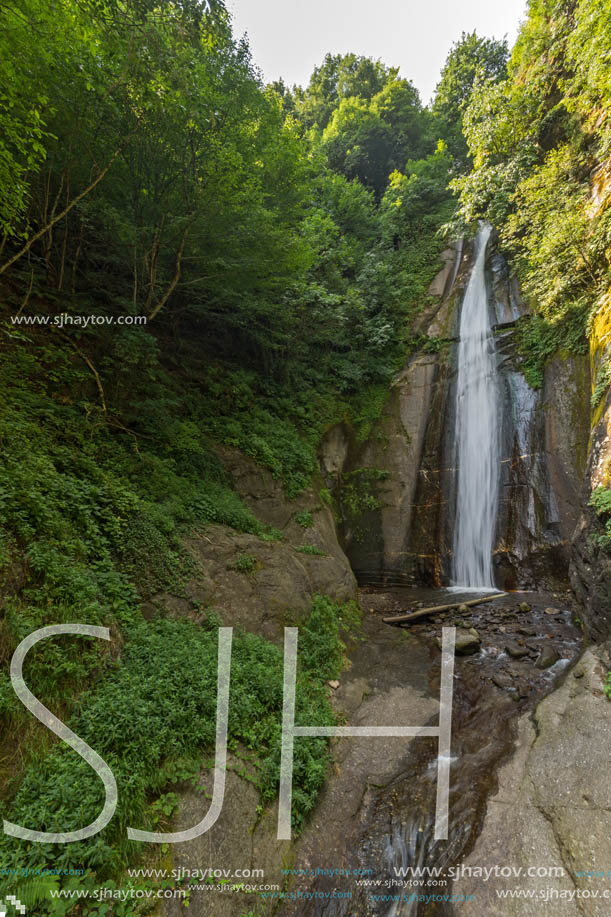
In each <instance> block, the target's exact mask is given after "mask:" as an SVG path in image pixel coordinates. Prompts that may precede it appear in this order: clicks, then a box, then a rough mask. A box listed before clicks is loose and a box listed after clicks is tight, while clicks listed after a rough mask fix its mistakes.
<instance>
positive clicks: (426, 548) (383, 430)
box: [321, 245, 590, 589]
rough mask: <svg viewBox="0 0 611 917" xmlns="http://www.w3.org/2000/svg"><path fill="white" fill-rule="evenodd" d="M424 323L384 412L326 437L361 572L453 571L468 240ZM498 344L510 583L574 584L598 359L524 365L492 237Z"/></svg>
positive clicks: (511, 285)
mask: <svg viewBox="0 0 611 917" xmlns="http://www.w3.org/2000/svg"><path fill="white" fill-rule="evenodd" d="M444 255H445V259H444V261H445V263H444V267H443V269H442V270H441V271H440V273H439V275H438V277H437V278H436V279H435V281H434V282H433V284H432V285H431V289H430V291H429V292H430V295H431V297H432V298H433V301H434V304H433V306H432V307H431V308H429V309H428V310H427V311H425V312H423V314H422V317H421V319H420V327H419V330H421V331H422V332H424V333H426V334H427V335H428V336H429V338H431V339H435V340H436V345H437V346H436V348H431V351H432V352H430V353H427V352H421V353H419V354H417V355H415V356H414V357H412V358H411V359H410V360H409V361H408V363H407V365H406V366H405V367H404V368H403V370H402V371H401V372H400V373H399V374H398V375H397V377H396V378H395V380H394V382H393V385H392V387H391V390H390V392H389V396H388V399H387V401H386V404H385V405H384V408H383V411H382V416H381V419H380V421H379V422H378V423H377V424H376V425H375V427H374V429H373V430H372V432H371V434H370V436H369V437H368V439H367V441H366V442H364V443H356V442H355V441H354V436H353V434H352V433H351V431H349V430H347V429H346V428H344V427H336V428H334V429H333V430H331V431H330V432H329V434H328V436H327V437H326V439H325V441H324V442H323V444H322V448H321V463H322V470H323V475H324V476H325V479H326V481H327V484H328V486H329V487H330V488H331V489H332V491H333V492H334V494H335V496H336V498H337V500H338V503H339V505H340V509H341V516H342V531H343V539H344V547H345V550H346V552H347V554H348V556H349V558H350V561H351V564H352V567H353V569H354V571H355V573H356V575H357V577H358V578H359V580H360V581H361V582H365V583H389V582H390V583H393V582H394V583H408V582H415V583H421V584H425V585H430V586H438V585H444V584H446V583H448V582H449V581H450V577H451V563H452V539H453V529H454V499H455V460H454V447H455V437H454V403H455V374H456V346H455V343H456V337H457V326H458V315H459V307H460V302H461V300H462V297H463V294H464V289H465V285H466V282H467V280H468V276H469V271H470V266H471V260H470V251H469V249H468V247H467V249H466V251H464V250H463V246H456V247H455V248H454V249H448V250H447V251H446V252H445V253H444ZM487 285H488V297H489V308H490V309H491V311H492V314H493V319H494V322H495V334H496V337H497V351H498V354H497V356H498V370H499V372H498V395H499V405H500V408H501V412H502V425H501V431H500V436H501V449H500V454H501V460H500V468H499V475H500V481H501V487H500V497H499V506H498V519H497V535H496V544H495V551H494V565H495V573H496V579H497V583H498V585H499V586H502V587H504V588H509V589H512V588H529V589H536V588H550V589H557V588H563V587H566V585H567V584H568V569H569V562H570V556H571V541H572V536H573V532H574V531H575V528H576V525H577V522H578V520H579V515H580V512H581V503H580V493H581V490H582V485H583V478H584V472H585V468H586V458H587V454H588V437H589V423H588V418H589V399H590V367H589V365H588V361H587V359H586V358H584V357H580V356H575V355H571V354H558V355H556V357H555V358H554V359H553V360H551V361H550V362H549V363H548V365H547V367H546V370H545V374H544V384H543V387H542V389H541V390H540V391H535V390H533V389H532V388H530V386H529V385H528V384H527V382H526V379H525V378H524V375H523V373H522V371H521V367H520V357H519V355H518V354H517V352H516V346H515V323H516V320H517V319H519V318H520V317H521V316H522V315H524V314H525V313H526V306H525V304H524V303H523V301H522V298H521V296H520V291H519V287H518V284H517V281H516V279H515V277H513V276H512V274H511V272H510V270H509V267H508V265H507V263H506V261H505V259H504V258H503V256H502V255H501V254H500V253H499V251H498V250H497V248H496V247H495V245H491V247H490V251H489V253H488V258H487Z"/></svg>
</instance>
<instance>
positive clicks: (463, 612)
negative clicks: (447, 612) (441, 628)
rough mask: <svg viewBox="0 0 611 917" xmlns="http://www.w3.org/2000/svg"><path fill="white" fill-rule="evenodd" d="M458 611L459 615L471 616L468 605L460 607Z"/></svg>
mask: <svg viewBox="0 0 611 917" xmlns="http://www.w3.org/2000/svg"><path fill="white" fill-rule="evenodd" d="M457 611H458V614H459V615H468V614H469V608H468V606H467V605H459V606H458V609H457Z"/></svg>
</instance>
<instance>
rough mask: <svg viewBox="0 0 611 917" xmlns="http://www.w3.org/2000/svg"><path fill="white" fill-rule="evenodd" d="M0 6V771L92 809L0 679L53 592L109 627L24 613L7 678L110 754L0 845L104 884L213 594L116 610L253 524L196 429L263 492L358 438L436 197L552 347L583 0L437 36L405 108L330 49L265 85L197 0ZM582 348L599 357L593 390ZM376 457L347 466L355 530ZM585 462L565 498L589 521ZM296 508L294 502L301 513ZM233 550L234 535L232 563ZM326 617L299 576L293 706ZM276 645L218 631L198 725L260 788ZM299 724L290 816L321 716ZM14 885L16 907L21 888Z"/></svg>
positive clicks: (299, 814)
mask: <svg viewBox="0 0 611 917" xmlns="http://www.w3.org/2000/svg"><path fill="white" fill-rule="evenodd" d="M0 21H1V24H2V29H1V30H0V51H1V53H0V75H1V80H2V87H3V88H2V92H1V93H0V233H1V235H2V241H1V242H0V292H1V294H2V314H1V316H0V340H1V341H2V346H3V357H4V359H3V362H2V367H1V368H0V385H1V386H2V393H3V412H2V417H1V418H0V438H1V443H2V465H1V466H0V566H1V569H2V574H3V584H2V587H1V594H2V600H3V603H2V604H3V610H2V612H0V639H1V648H0V724H1V725H2V728H3V729H6V730H9V731H10V732H9V734H11V735H16V736H18V737H19V738H18V739H17V740H16V746H15V748H14V750H13V751H11V752H10V754H11V755H12V757H10V758H9V759H7V762H6V763H4V762H3V763H2V765H1V767H2V770H0V798H2V800H3V802H4V803H5V806H6V808H7V811H8V812H9V813H10V817H11V818H12V819H13V820H14V821H17V822H19V821H22V822H23V823H27V824H30V825H32V826H43V827H45V828H46V829H50V828H51V826H52V825H58V826H59V825H62V826H64V827H65V826H70V825H76V824H83V823H84V822H85V821H86V819H87V818H89V817H90V815H91V814H92V813H94V812H96V811H97V810H98V808H99V803H100V799H99V792H100V787H99V786H98V785H97V783H96V779H95V777H93V776H92V773H91V772H90V771H88V769H87V768H86V766H85V765H84V764H79V762H78V761H75V760H74V758H75V757H76V756H74V755H72V754H71V753H69V752H68V751H66V749H65V748H64V747H63V746H57V745H53V744H52V742H51V739H50V737H49V736H45V737H44V738H43V739H42V740H41V738H40V732H41V730H39V728H38V726H37V724H34V723H32V722H31V718H29V717H26V714H25V711H24V710H23V708H22V707H21V706H20V704H19V703H18V702H17V700H16V698H15V696H14V694H13V692H12V688H11V685H10V681H9V677H8V664H9V660H10V657H11V654H12V653H13V651H14V649H15V647H16V646H17V644H18V643H19V641H20V640H22V639H23V638H24V637H25V636H26V635H27V634H29V633H31V632H32V631H33V630H35V629H36V628H38V627H41V626H44V625H46V624H51V623H61V622H68V621H80V622H83V623H89V624H101V625H105V626H108V627H110V628H111V632H112V634H113V642H112V645H111V646H110V647H109V646H108V645H106V646H100V645H99V643H100V641H92V640H89V639H87V638H70V640H55V641H48V643H45V645H44V646H41V647H39V648H38V649H37V650H36V652H33V653H32V658H31V660H28V668H27V679H28V684H29V686H30V687H31V689H32V690H33V691H34V693H35V694H37V695H38V696H40V697H44V698H45V700H46V701H47V702H48V703H49V704H51V705H54V709H57V710H58V711H61V714H62V717H63V719H64V720H65V721H69V722H70V723H71V724H72V725H73V726H74V728H75V730H76V731H77V732H78V733H79V734H80V735H82V736H83V737H84V738H86V739H87V738H89V740H90V742H91V745H92V746H93V747H94V748H96V749H97V750H98V751H99V752H100V753H101V754H103V755H104V756H106V757H107V759H108V760H109V762H111V763H112V766H113V769H114V770H115V772H116V773H117V775H118V778H119V783H120V810H119V811H118V813H117V815H116V817H115V819H114V820H113V822H112V823H111V825H109V826H108V827H107V829H106V830H105V831H104V832H103V834H101V835H99V836H97V837H96V838H94V839H92V840H91V842H88V843H84V844H80V845H75V846H71V847H69V848H68V847H65V848H62V847H49V848H48V849H45V850H44V851H43V852H42V853H41V851H40V850H39V849H38V848H36V847H31V848H29V849H28V845H27V844H22V843H21V842H16V841H15V840H13V839H9V838H8V837H6V836H4V837H3V839H0V866H15V865H22V864H25V865H27V864H33V863H35V862H36V861H37V860H40V858H41V857H44V859H45V860H46V862H47V864H49V863H61V864H70V863H74V865H82V864H84V865H85V866H86V868H87V869H88V870H89V876H88V878H87V879H86V880H82V881H81V882H80V885H81V887H82V885H83V882H84V881H91V882H94V883H95V882H100V881H108V882H117V881H122V879H121V875H122V871H123V869H124V867H125V864H126V863H127V862H128V861H133V860H134V859H136V858H137V857H138V856H139V855H140V853H141V852H140V851H139V849H138V848H137V846H136V845H131V846H130V845H128V844H127V842H126V840H125V830H124V829H125V826H126V825H127V824H131V825H134V826H146V825H149V826H150V825H154V824H160V823H164V822H169V821H170V819H171V816H172V813H173V811H174V809H175V803H176V798H175V796H174V795H173V794H174V793H175V791H176V788H177V785H178V784H179V783H180V782H181V781H183V780H185V779H188V778H190V777H192V776H193V775H194V774H195V773H196V762H198V761H200V760H201V756H202V754H203V753H205V754H209V752H210V750H211V742H212V733H211V729H212V724H213V723H214V708H215V678H214V673H215V670H216V669H215V659H216V629H217V627H218V624H219V623H220V618H219V616H218V613H213V612H207V614H206V617H205V623H204V625H201V626H195V624H193V623H192V622H189V621H187V620H181V619H175V618H163V617H160V618H155V619H153V620H150V621H146V620H145V619H144V618H143V616H142V613H141V606H142V603H143V602H144V601H147V600H148V599H150V598H152V597H153V596H155V595H156V594H157V593H159V592H163V591H168V589H169V588H170V587H175V588H176V589H178V590H180V583H181V580H182V579H183V577H184V576H185V574H186V573H187V572H189V565H192V564H194V561H192V560H189V559H188V557H187V555H186V552H185V549H184V540H185V537H186V536H188V535H189V534H193V533H194V532H198V531H200V530H205V527H206V526H209V525H211V524H215V523H216V524H222V525H225V526H229V527H231V528H233V529H235V530H237V531H241V532H246V533H249V534H250V535H252V536H256V537H258V538H260V539H262V540H267V541H270V540H276V539H279V538H281V537H282V536H281V533H279V532H278V531H277V530H274V529H270V528H267V527H266V526H264V525H263V524H262V523H261V522H260V521H259V520H258V519H257V518H256V515H255V514H254V513H253V512H252V510H251V509H249V508H248V507H247V506H246V505H245V503H244V502H243V501H242V500H241V499H240V497H239V495H238V494H237V493H236V491H235V489H234V487H233V485H232V481H231V478H230V476H229V475H228V473H227V471H226V469H225V465H226V464H227V462H226V461H225V457H226V455H227V451H228V450H235V449H237V450H240V451H241V452H242V453H243V454H245V455H247V456H249V457H251V458H252V459H253V460H254V461H255V462H257V463H258V464H259V465H261V466H262V467H264V468H266V469H268V470H269V471H270V472H271V474H272V475H273V476H274V477H275V478H276V479H277V480H278V481H279V482H282V486H283V487H284V491H285V494H286V497H287V498H288V499H293V498H296V497H297V496H298V495H299V494H300V493H302V492H303V490H304V489H305V488H306V487H307V486H308V485H309V484H310V483H311V481H312V479H313V475H314V474H315V473H316V472H317V470H318V460H317V448H318V446H319V443H320V440H321V437H322V435H323V434H324V433H325V432H326V431H327V430H328V429H329V427H330V426H332V425H333V424H336V423H339V422H343V423H345V424H346V426H347V427H348V428H350V434H351V437H352V438H353V441H355V442H356V443H357V444H359V443H362V442H363V441H365V440H366V439H367V438H368V437H369V436H371V432H372V429H373V427H374V424H375V423H376V422H377V421H378V420H379V419H380V417H381V415H382V412H383V408H384V404H385V402H386V399H387V394H388V386H389V382H390V380H391V379H392V377H393V375H394V374H395V372H396V371H397V370H398V368H399V367H400V366H402V365H404V363H405V360H406V358H407V357H408V356H409V355H410V354H412V353H415V352H416V351H421V350H426V351H427V352H430V351H437V350H439V348H441V347H442V346H444V342H443V341H441V340H439V339H434V340H428V339H425V338H424V337H423V334H422V331H416V321H417V319H418V317H419V316H421V315H422V313H423V311H425V310H426V309H427V308H428V307H429V306H430V305H431V300H430V298H429V296H428V289H429V286H430V282H431V280H432V279H433V277H434V275H435V274H436V272H437V270H438V268H439V255H440V252H441V249H442V247H443V245H444V241H443V230H444V227H445V228H446V229H447V227H450V228H454V230H455V231H457V232H458V231H460V232H463V231H464V230H465V228H468V229H472V228H473V227H474V225H475V221H476V220H477V219H479V218H486V219H488V220H489V221H490V222H492V223H493V224H494V225H495V227H496V228H497V229H498V232H499V237H500V240H501V244H502V246H503V248H504V249H505V250H506V252H507V253H508V255H509V257H510V259H511V262H512V264H513V266H514V268H515V270H516V271H517V273H518V276H519V279H520V281H521V284H522V289H523V291H524V295H525V297H526V299H527V301H528V304H529V306H530V308H531V312H532V315H531V316H530V317H529V318H527V319H524V320H522V321H521V322H520V323H519V325H518V344H519V349H520V352H521V353H522V356H523V368H524V371H525V373H526V375H527V378H528V381H529V382H530V383H531V385H533V386H539V385H540V384H541V382H542V378H543V369H544V366H545V362H546V360H548V359H549V358H550V357H551V356H552V355H553V354H554V353H555V352H557V351H558V350H567V351H569V352H571V353H576V352H582V351H583V350H584V348H585V346H586V329H587V328H588V327H589V326H588V319H589V317H590V316H591V314H592V311H593V309H594V308H595V307H596V306H597V304H599V303H600V302H601V300H602V297H603V295H604V294H605V293H606V292H607V291H608V286H609V269H610V264H611V254H610V253H611V207H609V206H608V201H609V195H608V188H607V190H605V184H604V181H602V179H601V180H600V182H599V184H598V185H596V188H598V192H596V193H595V194H593V193H592V188H593V185H592V181H593V176H599V177H600V176H601V175H602V173H604V163H605V162H606V161H607V160H608V157H609V153H610V152H611V119H610V116H609V112H610V111H611V104H610V103H611V81H610V78H609V67H608V56H609V52H610V48H609V36H610V34H611V12H610V10H609V8H608V4H605V3H604V2H603V0H531V2H530V4H529V16H528V19H527V21H526V23H525V24H524V26H523V28H522V30H521V33H520V37H519V40H518V42H517V45H516V47H515V48H514V50H513V53H512V55H511V58H510V59H509V61H507V47H506V44H505V43H504V42H497V41H495V40H493V39H481V38H479V37H478V36H476V35H474V34H470V35H463V36H462V38H461V39H460V41H459V42H457V44H456V45H455V46H454V47H453V48H452V49H451V51H450V53H449V56H448V58H447V61H446V64H445V67H444V69H443V72H442V75H441V80H440V83H439V86H438V89H437V94H436V98H435V101H434V103H433V105H432V107H431V108H430V109H429V108H425V107H424V106H423V105H422V104H421V101H420V99H419V97H418V93H417V92H416V90H415V89H414V87H413V85H412V84H411V83H410V82H409V80H407V79H405V78H403V77H401V76H400V75H399V72H398V70H397V69H396V68H393V67H392V66H387V65H386V64H383V63H382V62H380V61H375V60H372V59H369V58H366V57H359V56H357V55H354V54H346V55H336V56H333V55H328V56H327V57H326V58H325V60H324V61H323V63H322V64H321V66H320V67H318V68H316V69H315V71H314V73H313V75H312V78H311V80H310V82H309V85H308V86H307V87H305V88H299V87H295V88H293V89H292V90H290V89H288V88H287V87H286V86H284V85H283V84H282V83H281V82H279V83H277V84H273V85H269V86H266V85H264V84H263V83H262V82H261V79H260V77H259V75H258V73H257V70H256V68H255V67H254V65H253V62H252V60H251V58H250V52H249V49H248V46H247V44H246V42H244V41H236V39H235V38H234V37H233V35H232V32H231V26H230V19H229V16H228V13H227V11H226V9H225V7H224V5H223V3H222V2H221V0H214V2H203V0H202V2H199V0H57V2H54V3H50V2H48V0H19V3H17V2H13V0H9V2H7V3H4V4H2V5H1V8H0ZM601 169H602V172H601ZM450 181H451V186H452V188H453V189H454V191H455V192H457V193H458V194H459V195H460V212H459V213H458V214H456V206H457V205H456V201H455V199H454V198H453V196H452V193H451V191H450V190H449V182H450ZM596 181H598V179H596ZM597 195H598V196H597ZM84 317H85V319H86V320H85V319H84ZM609 378H610V377H609V374H608V370H607V363H606V362H605V360H604V358H603V359H602V361H601V369H600V372H599V378H598V379H597V381H596V386H595V391H594V396H593V403H595V404H598V403H599V401H600V400H601V399H602V398H603V396H604V394H605V391H606V389H607V387H608V382H609ZM380 435H382V434H380ZM384 478H385V473H384V472H383V471H378V470H376V469H355V470H353V471H352V473H351V474H350V475H346V476H345V480H344V482H343V483H344V487H343V497H342V500H343V506H342V511H343V513H345V515H346V516H347V518H348V519H349V521H350V525H351V526H352V529H353V531H354V533H355V537H356V538H358V537H361V536H362V534H363V533H362V519H363V517H364V516H366V514H367V513H371V512H375V510H376V509H377V508H379V507H380V505H381V502H382V500H383V496H384ZM608 493H609V491H604V493H599V492H598V491H596V492H595V494H594V495H593V498H592V500H593V506H594V507H595V509H596V511H597V513H598V514H599V515H600V517H601V519H602V520H603V521H604V524H605V526H606V527H608V526H609V525H611V523H610V522H609V521H608V517H609V516H610V515H611V513H610V512H609V507H608V506H607V501H608V496H607V495H608ZM320 498H321V502H322V503H323V504H325V505H327V506H329V505H332V504H333V500H332V498H331V495H330V493H329V492H328V491H327V490H325V489H322V490H321V491H320ZM295 509H296V512H295V520H296V522H297V523H298V524H299V525H300V526H302V527H303V529H304V533H305V531H306V530H307V529H308V528H310V527H311V526H312V523H313V516H312V513H311V512H309V511H307V510H301V511H297V508H296V507H295ZM204 533H205V531H204ZM304 537H305V535H304ZM601 538H605V539H609V540H610V541H611V531H609V532H607V533H606V534H605V535H604V536H601ZM606 543H607V542H605V544H606ZM252 550H253V553H252V554H251V553H240V554H238V555H237V556H236V558H235V561H234V563H235V568H236V569H237V570H239V571H242V572H243V573H244V574H247V575H252V574H254V573H255V572H256V569H257V559H256V550H255V549H252ZM296 550H297V551H301V552H302V553H304V554H310V555H313V556H315V555H317V554H320V553H322V552H321V551H320V550H319V549H318V548H316V547H315V546H314V545H310V544H304V545H301V546H298V547H296ZM192 572H193V570H192V569H191V573H192ZM286 613H287V615H290V609H286ZM354 626H355V609H354V608H348V607H345V608H342V609H340V608H338V607H337V606H335V605H334V604H333V603H332V602H331V601H330V600H328V599H325V598H321V597H318V598H316V599H315V601H314V602H313V605H312V611H311V614H310V618H309V620H308V622H306V623H305V624H303V625H301V626H300V647H301V654H300V666H301V668H300V674H299V679H300V682H299V705H300V706H299V715H300V716H302V717H303V719H304V721H307V722H309V723H317V722H319V723H329V722H332V715H331V711H330V708H329V705H328V702H327V699H326V694H325V690H324V681H325V680H326V679H328V678H330V677H334V675H336V674H337V673H338V672H339V671H340V670H341V666H342V664H343V653H344V646H343V643H342V639H343V637H342V634H343V633H344V632H345V631H349V630H350V629H351V628H353V627H354ZM344 639H345V637H344ZM281 668H282V659H281V654H280V653H279V651H278V650H277V649H276V648H275V647H273V646H272V645H270V644H269V643H267V642H265V641H263V640H261V639H259V638H256V637H253V636H252V635H248V634H237V635H236V638H235V646H234V677H233V683H232V692H233V694H232V714H231V715H232V720H231V722H230V743H231V745H232V748H234V749H238V747H243V746H246V748H249V749H250V750H251V752H252V753H253V754H252V757H253V758H255V757H256V759H257V773H258V774H259V778H258V786H259V789H260V792H261V799H262V804H263V803H265V802H267V801H270V800H271V799H272V798H273V796H274V794H275V787H276V784H277V773H278V761H279V753H280V749H279V744H278V736H279V732H278V730H279V715H280V705H281V699H280V693H281ZM194 672H196V673H198V677H197V678H194V677H193V673H194ZM41 729H42V727H41ZM43 732H44V730H43ZM297 745H298V751H297V753H298V759H297V761H296V765H295V779H296V787H295V793H294V815H295V822H296V825H297V826H298V827H299V826H301V825H302V824H303V822H304V819H305V818H306V817H307V814H308V812H310V811H311V809H312V806H313V804H314V801H315V798H316V794H317V792H318V790H319V788H320V786H321V783H322V780H323V776H324V773H325V767H326V763H327V743H326V742H325V741H324V740H322V739H312V740H308V741H305V740H303V741H301V740H300V742H298V743H297ZM23 894H24V897H25V896H29V897H28V898H27V900H28V901H32V902H33V903H32V905H31V907H36V908H38V909H39V911H40V912H41V913H44V911H43V910H41V909H42V908H44V907H45V906H46V905H45V904H44V903H41V902H44V900H45V896H46V894H47V892H45V891H44V889H43V890H42V891H41V887H40V885H39V886H34V885H32V886H31V887H30V888H29V890H28V888H26V889H24V892H23ZM117 913H119V911H117ZM125 913H127V910H125Z"/></svg>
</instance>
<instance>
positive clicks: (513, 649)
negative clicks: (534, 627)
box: [505, 640, 530, 659]
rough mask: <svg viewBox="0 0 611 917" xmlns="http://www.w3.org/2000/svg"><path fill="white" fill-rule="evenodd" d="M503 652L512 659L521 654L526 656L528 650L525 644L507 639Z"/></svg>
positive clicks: (519, 657)
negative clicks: (521, 644)
mask: <svg viewBox="0 0 611 917" xmlns="http://www.w3.org/2000/svg"><path fill="white" fill-rule="evenodd" d="M505 652H506V653H508V655H509V656H511V657H512V658H513V659H521V658H522V657H523V656H528V654H529V653H530V650H529V649H528V647H527V646H520V645H519V643H514V642H513V640H508V641H507V643H506V644H505Z"/></svg>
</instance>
